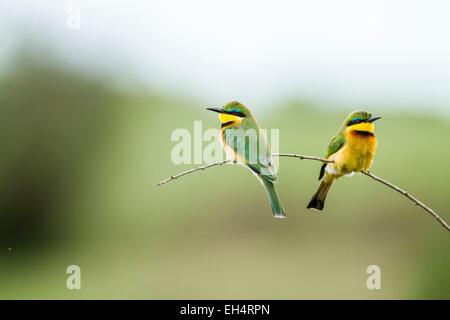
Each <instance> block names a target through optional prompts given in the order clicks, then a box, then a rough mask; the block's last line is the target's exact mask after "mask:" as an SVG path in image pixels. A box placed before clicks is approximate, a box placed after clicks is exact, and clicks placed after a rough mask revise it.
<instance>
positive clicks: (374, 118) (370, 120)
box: [366, 117, 381, 123]
mask: <svg viewBox="0 0 450 320" xmlns="http://www.w3.org/2000/svg"><path fill="white" fill-rule="evenodd" d="M379 119H381V117H372V118H369V119H367V120H366V122H369V123H371V122H374V121H377V120H379Z"/></svg>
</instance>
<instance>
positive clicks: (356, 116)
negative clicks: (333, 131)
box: [342, 110, 381, 134]
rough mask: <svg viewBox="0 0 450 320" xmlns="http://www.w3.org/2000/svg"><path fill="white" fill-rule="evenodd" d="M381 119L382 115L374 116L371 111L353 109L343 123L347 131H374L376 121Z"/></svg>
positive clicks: (343, 127)
mask: <svg viewBox="0 0 450 320" xmlns="http://www.w3.org/2000/svg"><path fill="white" fill-rule="evenodd" d="M378 119H381V117H374V116H372V114H371V113H370V112H367V111H364V110H358V111H353V112H352V113H350V114H349V115H348V117H347V118H346V119H345V121H344V123H343V124H342V129H343V130H344V131H346V132H352V131H357V132H364V133H372V134H373V133H374V131H375V125H374V124H373V122H374V121H376V120H378Z"/></svg>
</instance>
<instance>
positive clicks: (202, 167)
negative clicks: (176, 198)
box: [157, 160, 233, 186]
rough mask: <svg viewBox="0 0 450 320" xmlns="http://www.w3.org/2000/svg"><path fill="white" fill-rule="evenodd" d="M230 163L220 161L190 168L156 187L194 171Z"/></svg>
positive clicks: (228, 161)
mask: <svg viewBox="0 0 450 320" xmlns="http://www.w3.org/2000/svg"><path fill="white" fill-rule="evenodd" d="M230 162H233V161H232V160H224V161H220V162H215V163H211V164H206V165H203V166H197V167H195V168H192V169H190V170H187V171H183V172H180V173H178V174H176V175H174V176H170V177H168V178H166V179H164V180H162V181H160V182H158V184H157V185H158V186H161V185H163V184H165V183H167V182H169V181H172V180H175V179H178V178H179V177H182V176H185V175H187V174H190V173H194V172H196V171H203V170H206V169H208V168H211V167H215V166H221V165H224V164H227V163H230Z"/></svg>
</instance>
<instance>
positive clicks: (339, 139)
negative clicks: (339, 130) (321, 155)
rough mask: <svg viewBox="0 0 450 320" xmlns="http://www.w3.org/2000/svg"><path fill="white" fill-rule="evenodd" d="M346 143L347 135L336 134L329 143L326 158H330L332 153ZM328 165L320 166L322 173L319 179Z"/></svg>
mask: <svg viewBox="0 0 450 320" xmlns="http://www.w3.org/2000/svg"><path fill="white" fill-rule="evenodd" d="M344 144H345V137H344V135H342V134H337V135H335V136H334V137H333V138H332V139H331V141H330V143H329V144H328V148H327V154H326V156H325V158H328V157H329V156H331V155H332V154H334V153H336V152H338V151H339V150H340V149H341V148H342V147H343V146H344ZM326 166H327V163H324V164H322V167H321V168H320V174H319V180H320V179H322V177H323V175H324V174H325V167H326Z"/></svg>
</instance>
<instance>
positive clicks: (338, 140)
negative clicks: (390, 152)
mask: <svg viewBox="0 0 450 320" xmlns="http://www.w3.org/2000/svg"><path fill="white" fill-rule="evenodd" d="M378 119H381V117H373V116H372V114H371V113H369V112H367V111H354V112H352V113H350V114H349V115H348V117H347V118H346V119H345V121H344V122H343V123H342V125H341V128H340V130H339V132H338V134H337V135H336V136H334V137H333V138H332V139H331V141H330V144H329V145H328V150H327V154H326V156H325V158H326V159H328V160H333V161H334V163H324V164H323V165H322V168H321V169H320V174H319V180H320V179H322V178H323V179H322V181H321V182H320V185H319V188H318V189H317V191H316V193H315V194H314V196H313V197H312V199H311V201H310V202H309V204H308V206H307V208H308V209H317V210H322V209H323V207H324V204H325V198H326V196H327V193H328V190H329V189H330V187H331V184H332V183H333V181H334V180H335V179H338V178H340V177H342V176H343V175H352V174H353V173H354V172H360V171H366V170H369V169H370V167H371V166H372V163H373V157H374V155H375V149H376V147H377V138H376V137H375V134H374V131H375V125H374V123H373V122H374V121H376V120H378Z"/></svg>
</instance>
